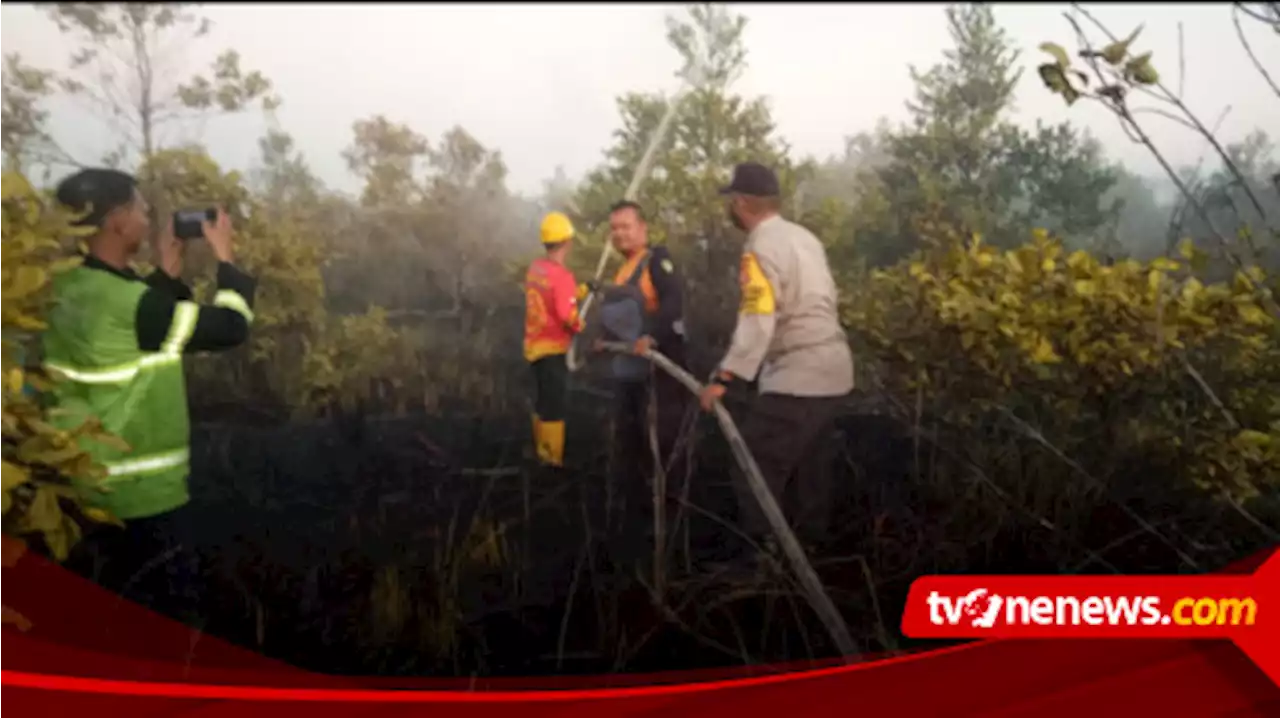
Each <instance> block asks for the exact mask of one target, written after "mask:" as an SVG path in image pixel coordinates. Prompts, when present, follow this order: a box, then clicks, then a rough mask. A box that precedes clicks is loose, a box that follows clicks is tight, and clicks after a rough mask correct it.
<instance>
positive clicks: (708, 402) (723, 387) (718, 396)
mask: <svg viewBox="0 0 1280 718" xmlns="http://www.w3.org/2000/svg"><path fill="white" fill-rule="evenodd" d="M737 380H738V378H737V377H736V376H734V375H733V374H732V373H730V372H727V371H724V370H720V371H717V372H716V373H715V374H713V375H712V377H711V381H710V382H708V383H707V385H706V387H704V388H703V389H702V393H701V394H699V395H698V403H699V404H701V405H702V410H703V411H708V412H709V411H714V410H715V406H716V403H717V402H719V401H720V400H722V399H724V395H725V393H726V392H728V391H729V385H730V384H732V383H734V382H735V381H737Z"/></svg>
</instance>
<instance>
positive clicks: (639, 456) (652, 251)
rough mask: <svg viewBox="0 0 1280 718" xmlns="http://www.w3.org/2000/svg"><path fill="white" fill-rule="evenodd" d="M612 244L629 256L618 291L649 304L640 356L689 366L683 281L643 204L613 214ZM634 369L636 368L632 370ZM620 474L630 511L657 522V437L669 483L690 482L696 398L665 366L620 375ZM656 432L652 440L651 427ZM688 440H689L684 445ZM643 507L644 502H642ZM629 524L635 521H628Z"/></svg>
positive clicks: (627, 204)
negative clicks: (627, 290)
mask: <svg viewBox="0 0 1280 718" xmlns="http://www.w3.org/2000/svg"><path fill="white" fill-rule="evenodd" d="M609 231H610V239H611V241H612V242H613V247H614V249H616V250H617V251H618V253H619V254H621V255H622V256H623V258H624V261H623V264H622V266H621V267H620V268H619V269H618V272H617V274H616V275H615V276H614V287H615V288H618V287H628V286H629V287H633V288H635V290H638V291H636V292H635V295H636V297H637V299H639V300H640V301H642V303H643V315H644V321H643V330H642V332H641V335H640V336H639V337H638V338H637V339H636V340H635V346H634V348H635V353H636V354H642V353H644V351H645V350H647V349H649V348H651V347H652V348H654V349H655V350H657V351H658V352H660V353H662V354H663V355H664V356H666V357H667V358H669V359H671V360H672V361H673V362H675V363H676V364H677V365H680V366H681V367H684V365H685V333H684V290H683V286H682V284H683V280H682V279H681V276H680V272H679V271H678V270H677V268H676V266H675V263H674V262H673V261H672V259H671V253H670V252H668V251H667V248H666V247H661V246H658V247H650V246H649V230H648V225H647V223H646V222H645V217H644V211H643V210H642V209H641V207H640V205H639V204H636V203H635V202H631V201H626V200H624V201H621V202H618V203H617V204H615V205H614V206H613V207H612V209H611V211H610V213H609ZM633 366H634V365H633ZM615 392H616V397H617V398H616V403H615V407H614V415H613V416H614V446H615V460H614V462H613V466H614V475H615V476H617V477H618V479H619V481H620V486H621V489H622V493H623V494H624V495H625V496H626V497H627V500H626V506H625V510H626V511H627V512H628V513H629V514H633V515H635V514H638V515H639V516H641V517H643V518H645V519H647V520H646V525H651V524H652V520H651V518H650V517H651V516H652V510H653V498H652V493H651V489H650V487H651V483H650V482H651V480H652V478H653V476H654V474H655V468H656V467H655V464H654V456H653V447H652V444H651V439H652V438H656V439H657V444H658V456H659V459H660V460H661V463H662V468H663V470H664V471H665V472H666V475H667V476H668V481H667V486H668V491H670V489H671V487H672V486H678V485H679V482H681V481H684V480H685V476H684V474H685V471H686V466H687V464H686V462H684V461H683V460H682V458H683V456H684V455H685V454H686V452H687V450H688V446H689V442H690V437H689V436H688V434H689V433H690V428H689V426H691V425H692V423H693V421H694V420H695V418H696V412H694V411H687V409H690V408H691V406H692V397H691V396H690V395H689V393H688V389H685V388H684V387H683V386H682V385H681V384H680V383H679V382H677V381H676V380H675V379H673V378H671V377H670V376H669V375H668V374H666V373H665V372H663V371H662V370H660V369H657V368H656V367H655V368H650V367H649V366H647V365H646V363H645V362H643V361H640V364H639V369H638V370H636V371H629V372H625V375H624V376H615ZM651 427H652V428H653V429H655V430H656V432H655V433H656V437H651V435H650V428H651ZM682 435H683V436H684V441H679V440H680V438H681V437H682ZM637 504H638V505H637ZM628 523H630V522H628Z"/></svg>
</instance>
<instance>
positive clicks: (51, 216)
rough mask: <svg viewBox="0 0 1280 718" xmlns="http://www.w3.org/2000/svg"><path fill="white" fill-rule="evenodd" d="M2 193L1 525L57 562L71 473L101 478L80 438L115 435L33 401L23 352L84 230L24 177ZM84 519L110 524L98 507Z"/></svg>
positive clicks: (78, 500)
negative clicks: (58, 424)
mask: <svg viewBox="0 0 1280 718" xmlns="http://www.w3.org/2000/svg"><path fill="white" fill-rule="evenodd" d="M2 194H3V223H4V242H3V243H2V244H0V247H2V248H3V257H2V261H0V272H2V273H3V282H2V286H3V289H4V310H3V326H4V335H3V348H4V350H3V353H4V366H3V370H0V377H3V382H0V384H2V388H3V395H4V412H3V413H4V421H3V425H4V463H3V489H4V500H3V509H4V517H5V525H6V527H10V528H9V530H12V531H14V532H15V533H16V534H17V535H19V536H35V537H39V538H40V539H41V541H42V542H43V544H44V545H45V547H47V548H48V550H49V552H50V553H51V554H52V555H53V556H54V558H57V559H59V560H61V559H63V558H65V557H66V556H67V553H68V552H69V551H70V550H71V547H72V546H74V545H75V543H76V541H78V540H79V538H80V526H79V524H77V523H76V520H75V519H73V518H72V513H74V512H75V511H79V510H80V509H83V508H84V507H83V505H82V497H81V495H80V493H79V491H78V490H77V489H74V488H72V486H71V483H70V478H72V477H74V478H76V479H79V480H83V481H92V480H93V479H95V478H98V477H100V476H101V475H102V470H101V467H100V466H98V465H97V464H96V463H95V462H94V460H93V459H92V457H91V456H90V455H89V454H88V453H87V452H86V451H85V449H84V447H83V446H81V444H80V440H81V439H88V440H97V441H100V442H105V443H109V444H113V445H118V444H119V439H117V438H115V437H112V436H110V435H108V434H106V433H105V432H103V430H102V427H101V425H100V424H99V423H98V422H97V421H90V422H87V423H85V424H84V425H82V426H80V427H79V428H77V429H76V430H74V431H63V430H60V429H57V428H55V427H54V426H53V425H51V424H50V423H49V422H48V421H47V420H46V418H47V417H46V415H45V411H44V409H43V408H42V407H41V405H40V403H38V402H37V398H38V396H39V394H40V392H41V391H43V390H45V389H47V388H48V386H49V382H48V381H46V379H45V378H44V377H43V376H41V374H40V372H39V371H37V370H29V369H28V368H27V367H25V366H24V362H23V357H24V356H26V355H27V353H28V351H29V349H30V348H31V346H32V341H33V340H34V337H33V335H32V334H29V332H34V331H38V330H40V329H42V328H43V327H44V321H43V316H44V313H45V310H46V309H47V307H48V303H49V301H50V299H51V297H50V282H51V281H52V279H53V277H54V275H55V274H57V273H58V272H60V271H65V270H66V269H68V268H70V267H71V266H73V265H74V263H73V262H69V261H67V247H66V246H65V245H64V243H63V239H64V238H67V240H69V241H74V238H75V237H76V236H78V235H80V234H82V232H80V231H79V230H72V229H71V227H70V225H69V220H70V219H71V217H70V216H69V215H67V214H66V213H64V212H61V211H60V210H58V209H57V208H56V207H55V206H54V205H53V203H52V202H50V201H48V200H47V198H45V197H43V196H42V195H41V194H40V193H38V192H36V191H35V190H34V189H33V188H32V187H31V184H30V183H29V182H28V181H27V180H26V178H25V177H23V176H22V175H21V174H17V173H13V172H6V173H5V174H4V177H3V193H2ZM81 513H84V512H82V511H81ZM86 517H87V518H89V519H90V520H92V521H114V519H113V518H112V517H111V516H109V515H107V514H106V513H104V512H102V511H96V512H94V513H93V514H92V515H87V516H86ZM6 539H8V537H6Z"/></svg>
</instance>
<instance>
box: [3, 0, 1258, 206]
mask: <svg viewBox="0 0 1280 718" xmlns="http://www.w3.org/2000/svg"><path fill="white" fill-rule="evenodd" d="M1087 7H1088V8H1089V9H1090V11H1091V12H1093V13H1094V14H1095V15H1096V16H1097V17H1099V18H1100V19H1101V20H1102V21H1103V22H1105V23H1107V24H1108V25H1109V26H1110V27H1111V28H1112V30H1113V31H1114V32H1116V33H1117V34H1120V35H1125V34H1128V32H1129V31H1130V30H1131V29H1133V28H1134V27H1136V26H1137V25H1139V24H1143V23H1145V29H1144V30H1143V33H1142V35H1141V37H1140V39H1139V40H1138V42H1137V43H1136V46H1137V47H1138V48H1139V49H1141V50H1151V51H1153V53H1154V63H1155V65H1156V66H1157V67H1158V68H1159V69H1160V71H1161V74H1162V76H1163V77H1164V78H1165V79H1166V81H1167V82H1168V83H1169V84H1171V85H1173V86H1174V87H1176V86H1177V83H1178V79H1177V78H1178V70H1177V65H1178V63H1177V55H1178V23H1179V22H1181V23H1183V25H1184V33H1185V49H1186V68H1187V73H1186V78H1185V98H1186V100H1187V102H1188V104H1189V105H1190V106H1191V107H1192V108H1193V109H1194V110H1195V111H1196V112H1197V113H1199V114H1200V115H1201V117H1202V118H1203V120H1204V122H1205V123H1206V124H1212V123H1213V121H1214V120H1215V118H1217V116H1218V115H1219V114H1220V113H1221V112H1222V111H1223V109H1224V108H1226V107H1228V106H1230V107H1231V108H1232V109H1231V113H1230V115H1228V117H1227V120H1226V121H1225V122H1224V123H1223V125H1222V132H1221V134H1222V137H1223V139H1224V140H1225V141H1227V142H1231V141H1236V140H1238V139H1240V138H1242V137H1243V136H1244V135H1245V134H1246V133H1248V132H1249V131H1250V130H1252V129H1254V128H1259V127H1260V128H1264V129H1270V130H1271V131H1272V134H1273V136H1274V135H1278V134H1280V97H1276V95H1275V94H1274V93H1272V92H1271V91H1270V90H1269V89H1268V88H1267V86H1266V85H1265V84H1264V82H1263V80H1262V79H1261V77H1260V76H1258V74H1257V72H1256V70H1255V69H1254V68H1253V66H1252V64H1251V63H1250V61H1249V59H1248V57H1247V55H1246V54H1245V52H1244V50H1243V48H1242V47H1241V46H1240V43H1239V41H1238V40H1237V39H1236V34H1235V27H1234V25H1233V24H1232V19H1231V10H1230V6H1229V4H1227V3H1216V4H1200V5H1196V4H1181V3H1179V4H1140V5H1139V4H1134V5H1122V4H1115V5H1113V4H1094V5H1088V6H1087ZM1067 9H1068V6H1067V5H1066V4H1065V3H1023V4H997V6H996V17H997V20H998V21H999V22H1000V23H1001V24H1002V25H1003V26H1004V27H1005V28H1006V30H1007V31H1008V33H1009V35H1010V36H1011V37H1012V39H1013V41H1014V42H1015V43H1016V44H1017V45H1018V46H1019V47H1020V48H1021V49H1022V51H1023V55H1022V58H1021V62H1022V64H1023V66H1024V68H1025V69H1024V73H1023V79H1022V84H1021V86H1020V88H1019V91H1018V119H1019V121H1020V122H1023V123H1025V124H1033V123H1034V121H1035V119H1036V118H1043V119H1046V120H1050V121H1058V120H1061V119H1064V118H1066V119H1070V120H1072V121H1073V122H1075V123H1077V124H1078V125H1081V126H1085V127H1088V128H1090V129H1091V130H1092V131H1093V132H1094V133H1095V135H1096V136H1097V137H1099V139H1101V140H1102V141H1103V143H1104V145H1105V146H1106V148H1107V150H1108V152H1109V153H1110V154H1111V156H1113V157H1116V158H1119V159H1121V160H1123V161H1125V162H1126V163H1127V164H1129V165H1130V166H1131V167H1132V168H1134V169H1135V170H1138V171H1142V172H1146V173H1153V172H1155V171H1156V166H1155V163H1154V161H1153V160H1151V159H1150V158H1149V156H1148V155H1147V154H1146V151H1145V150H1144V149H1143V148H1141V147H1138V146H1135V145H1133V144H1132V143H1131V142H1130V141H1129V140H1128V139H1127V138H1126V137H1125V136H1124V134H1123V133H1122V132H1121V131H1120V129H1119V128H1118V126H1117V124H1116V122H1115V120H1114V119H1113V118H1111V117H1110V116H1109V115H1107V114H1106V113H1105V111H1104V110H1102V109H1101V108H1097V107H1092V106H1089V107H1085V106H1079V105H1078V106H1076V107H1073V108H1070V109H1068V108H1067V107H1065V106H1064V104H1063V103H1062V101H1061V100H1060V99H1059V98H1056V97H1054V96H1051V95H1050V94H1049V93H1048V92H1047V91H1046V90H1044V89H1043V88H1042V86H1041V85H1040V81H1039V78H1038V77H1037V76H1036V72H1035V66H1036V64H1038V63H1040V62H1043V61H1044V59H1043V58H1045V57H1047V56H1045V55H1044V54H1043V53H1041V52H1040V51H1039V50H1038V49H1037V46H1038V45H1039V44H1040V43H1041V42H1043V41H1046V40H1054V41H1057V42H1059V43H1060V44H1063V45H1064V46H1067V47H1068V48H1074V38H1073V36H1072V32H1071V29H1070V26H1069V25H1068V24H1067V22H1066V20H1065V19H1064V18H1063V16H1062V13H1063V12H1064V11H1066V10H1067ZM735 10H737V11H739V12H742V13H744V14H745V15H746V16H747V17H748V18H749V23H748V25H747V30H746V44H747V47H748V53H749V54H748V63H749V67H748V69H747V71H746V73H745V74H744V76H743V77H742V79H741V80H740V81H739V82H738V84H737V85H736V86H735V89H736V90H737V91H739V92H741V93H743V94H747V95H765V96H767V97H769V98H770V102H771V106H772V108H773V111H774V119H775V121H776V122H777V125H778V128H779V131H780V133H781V135H782V136H783V137H784V138H785V139H786V140H787V141H788V142H789V143H790V144H791V145H792V147H793V151H794V152H795V153H796V154H797V155H806V154H812V155H816V156H819V157H825V156H827V155H829V154H831V153H836V152H840V151H841V149H842V145H843V142H842V139H843V138H844V137H845V136H847V135H851V134H854V133H856V132H858V131H862V130H870V129H872V128H873V127H874V126H875V123H876V120H877V118H879V117H881V116H884V117H887V118H889V119H890V120H893V121H898V120H902V119H904V118H905V117H906V110H905V107H904V102H905V101H906V100H907V99H908V98H909V97H910V96H911V92H912V83H911V79H910V75H909V72H908V65H909V64H912V63H914V64H915V65H917V66H918V67H920V68H922V69H925V68H927V67H929V66H930V65H932V64H933V63H934V62H936V61H938V60H940V59H941V53H942V51H943V49H945V48H946V47H948V46H949V43H950V41H949V38H948V37H947V33H946V26H945V18H944V16H943V11H942V6H941V5H924V4H921V5H903V4H884V5H881V4H872V3H867V4H861V3H854V4H838V5H816V4H802V3H787V4H785V5H783V4H746V5H738V6H735ZM670 12H682V9H681V7H680V6H679V5H649V4H609V5H557V4H500V3H493V4H474V5H446V4H421V5H411V4H386V5H383V4H377V3H371V2H366V3H359V4H346V5H341V4H334V5H314V6H309V5H301V4H299V5H293V4H290V5H271V4H259V3H252V4H248V3H246V4H214V5H209V6H206V7H205V8H203V13H204V14H205V15H206V16H207V17H208V18H210V19H211V20H212V21H213V23H214V25H213V30H212V32H211V33H210V35H209V36H208V37H207V38H205V39H204V40H201V41H199V42H197V43H195V44H193V45H191V47H190V48H189V49H188V51H187V58H186V61H185V62H184V63H183V64H185V65H186V66H187V67H188V68H189V70H188V71H190V70H193V69H198V68H199V67H200V66H201V65H203V64H205V63H206V62H207V61H208V59H210V58H212V57H213V56H214V55H215V54H217V52H219V51H221V50H223V49H226V48H234V49H237V50H238V51H239V52H240V54H241V56H242V60H243V65H244V66H245V67H247V68H253V69H258V70H261V71H262V72H263V73H264V74H265V75H266V76H267V77H269V78H270V79H271V80H272V81H273V83H274V84H275V87H276V91H277V92H278V93H279V94H280V95H281V96H282V97H283V99H284V106H283V107H282V108H281V109H280V111H279V113H278V116H279V119H280V122H281V124H282V125H283V127H284V129H285V130H287V131H288V132H290V133H291V134H292V135H293V136H294V138H295V140H296V141H297V143H298V145H299V147H300V148H301V149H302V150H303V151H304V152H305V153H306V156H307V159H308V161H309V162H310V163H311V165H312V167H313V168H314V169H315V170H316V172H317V173H318V174H319V175H320V176H321V178H322V179H324V180H325V181H326V182H327V183H328V184H330V185H331V186H333V187H335V188H338V189H342V190H346V191H354V190H356V189H358V184H357V181H356V180H355V179H354V178H353V177H351V176H350V175H349V174H348V173H347V171H346V167H345V165H344V163H343V161H342V159H341V156H340V152H341V151H342V149H343V148H344V147H345V146H346V145H347V144H348V143H349V142H350V138H351V125H352V123H353V122H354V121H355V120H357V119H361V118H365V117H369V116H372V115H374V114H378V113H382V114H385V115H386V116H387V117H388V118H390V119H392V120H394V121H398V122H405V123H407V124H409V125H410V126H412V127H413V128H415V129H416V130H417V131H418V132H420V133H422V134H425V135H426V136H427V137H428V138H429V139H431V140H435V139H437V138H438V137H440V135H441V134H442V133H443V132H444V131H445V130H447V129H448V128H450V127H452V126H453V125H455V124H460V125H462V126H463V127H464V128H466V129H467V130H468V131H469V132H470V133H471V134H472V135H474V136H475V137H477V138H478V139H479V140H480V141H481V142H482V143H484V144H485V145H486V146H488V147H490V148H495V149H499V150H501V151H502V154H503V157H504V159H505V160H506V163H507V166H508V168H509V170H510V178H509V184H510V186H511V187H512V189H514V190H516V191H520V192H528V193H535V192H538V191H539V190H540V188H541V182H542V180H544V179H547V178H549V177H551V176H552V174H553V173H554V171H555V167H556V165H563V166H564V167H565V169H566V171H567V172H568V173H569V175H570V176H571V177H574V178H577V177H580V176H581V175H582V174H583V173H585V172H586V171H587V170H589V169H591V168H592V167H594V166H595V165H596V164H597V163H598V162H599V161H600V160H601V159H602V152H603V150H604V148H605V147H606V146H608V144H609V143H610V140H611V133H612V132H613V130H614V129H615V128H616V127H618V125H619V118H618V114H617V110H616V106H615V104H614V99H615V97H616V96H618V95H619V94H621V93H624V92H627V91H632V90H637V91H671V90H674V89H675V88H676V86H677V81H676V80H675V78H674V77H673V75H672V73H673V71H674V70H675V69H676V67H677V64H678V58H677V56H676V53H675V51H674V50H673V49H672V48H670V47H669V46H668V45H667V44H666V40H665V27H664V23H663V18H664V16H665V15H666V14H667V13H670ZM1257 25H1258V24H1257V23H1256V22H1255V21H1251V20H1248V19H1246V20H1245V28H1246V31H1247V32H1248V36H1249V39H1250V41H1251V43H1252V45H1253V48H1254V50H1255V52H1256V53H1257V54H1258V56H1259V58H1260V59H1261V60H1262V62H1263V63H1264V64H1265V65H1266V66H1267V67H1268V68H1269V69H1270V71H1271V72H1272V75H1273V77H1277V78H1278V79H1280V36H1276V35H1275V34H1274V33H1271V32H1270V31H1269V30H1267V29H1266V28H1263V27H1260V26H1257ZM0 29H2V31H3V42H2V43H0V45H2V48H3V52H5V53H11V52H19V53H21V54H22V56H23V58H24V60H25V61H26V62H28V63H29V64H34V65H37V66H43V67H52V68H56V69H61V68H63V67H65V65H66V58H67V56H68V55H69V53H70V51H71V50H72V48H71V46H70V45H69V44H68V42H67V41H66V40H64V39H63V38H62V37H61V35H60V34H59V32H58V30H57V28H56V27H55V26H54V25H53V23H52V22H50V21H49V20H47V19H46V18H45V16H44V15H43V14H42V13H41V12H40V11H39V10H37V9H36V8H35V7H34V6H30V5H19V4H16V3H5V4H4V5H3V6H2V7H0ZM52 109H53V114H54V120H53V130H54V134H55V136H56V137H57V138H58V139H59V140H60V141H61V142H62V144H63V145H64V147H66V148H67V149H68V150H69V151H71V152H72V153H73V154H74V155H76V156H77V157H79V158H80V159H81V160H82V161H86V162H92V161H94V160H96V158H98V157H100V156H102V154H103V153H104V152H105V151H106V150H107V149H109V147H110V145H109V143H108V142H107V141H106V140H107V133H106V131H105V130H104V128H103V126H102V124H101V123H100V122H99V121H97V120H96V119H95V118H94V117H93V116H92V115H91V114H90V113H89V112H88V111H87V110H85V109H83V108H82V107H80V106H78V105H76V104H71V103H70V102H69V101H59V102H57V103H54V104H53V105H52ZM1149 126H1150V127H1151V133H1152V136H1153V137H1154V139H1155V140H1156V141H1157V143H1158V144H1159V145H1160V146H1161V147H1162V148H1163V149H1164V150H1165V151H1166V152H1167V153H1168V155H1169V156H1170V158H1171V159H1172V160H1173V161H1174V163H1175V164H1192V163H1194V162H1196V160H1197V159H1198V158H1199V157H1200V156H1201V154H1202V153H1203V152H1204V143H1202V142H1200V141H1198V140H1196V138H1195V137H1194V136H1193V135H1191V134H1190V133H1189V132H1188V131H1187V130H1185V129H1182V128H1180V127H1177V126H1176V125H1173V124H1172V123H1170V122H1169V121H1167V120H1163V119H1160V118H1151V120H1150V122H1149ZM265 127H266V125H265V120H264V118H263V117H262V115H261V113H258V112H252V113H247V114H244V115H241V116H233V117H220V118H217V119H213V120H210V121H208V122H203V123H200V126H187V127H183V128H179V131H177V132H172V133H170V135H169V136H168V137H165V138H163V139H165V140H167V141H169V142H173V141H176V140H183V141H190V140H196V141H200V142H203V143H204V144H205V145H206V146H207V147H208V148H209V150H210V153H211V154H212V155H213V157H214V158H215V159H216V160H217V161H218V162H220V163H221V164H222V165H223V166H224V167H227V168H237V169H247V168H248V167H249V166H250V165H251V164H252V163H253V162H254V161H255V158H256V156H257V140H258V138H259V137H261V135H262V134H263V131H264V129H265Z"/></svg>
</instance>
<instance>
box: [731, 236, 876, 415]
mask: <svg viewBox="0 0 1280 718" xmlns="http://www.w3.org/2000/svg"><path fill="white" fill-rule="evenodd" d="M739 282H740V283H741V285H742V305H741V307H740V309H739V311H738V324H737V326H736V327H735V328H734V331H733V342H732V344H731V345H730V347H729V351H728V353H727V354H726V356H725V358H724V361H723V362H721V364H720V369H722V370H724V371H729V372H732V373H733V374H734V375H736V376H738V377H741V378H743V379H747V380H751V379H753V378H755V376H756V374H757V373H759V375H760V376H759V387H760V392H761V393H762V394H764V393H773V394H786V395H790V396H813V397H819V396H842V395H844V394H847V393H849V392H850V391H851V390H852V389H853V355H852V353H851V352H850V350H849V341H848V338H847V337H846V335H845V332H844V328H843V327H841V326H840V319H839V314H838V307H837V290H836V284H835V280H834V279H833V278H832V276H831V269H830V267H829V266H828V265H827V253H826V250H825V249H824V248H823V246H822V243H821V242H819V241H818V238H817V237H815V236H813V233H812V232H810V231H809V230H807V229H805V228H804V227H801V226H800V225H798V224H795V223H794V222H789V221H787V220H785V219H783V218H782V217H779V216H774V217H770V218H769V219H767V220H765V221H764V222H761V223H760V224H759V225H758V226H756V228H755V229H754V230H752V231H751V234H750V235H749V236H748V237H747V243H746V247H745V248H744V249H743V254H742V267H741V272H740V276H739Z"/></svg>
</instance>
